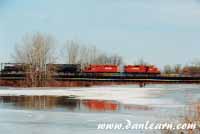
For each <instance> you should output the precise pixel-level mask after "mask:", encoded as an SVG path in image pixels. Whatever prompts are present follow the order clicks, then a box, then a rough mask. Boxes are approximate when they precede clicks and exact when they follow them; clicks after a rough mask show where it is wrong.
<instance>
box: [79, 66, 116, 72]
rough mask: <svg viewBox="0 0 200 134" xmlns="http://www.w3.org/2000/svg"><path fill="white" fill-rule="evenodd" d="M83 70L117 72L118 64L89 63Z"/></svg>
mask: <svg viewBox="0 0 200 134" xmlns="http://www.w3.org/2000/svg"><path fill="white" fill-rule="evenodd" d="M83 72H85V73H117V72H119V67H118V66H117V65H89V66H88V67H87V68H86V69H85V70H84V71H83Z"/></svg>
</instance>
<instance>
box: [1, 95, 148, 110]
mask: <svg viewBox="0 0 200 134" xmlns="http://www.w3.org/2000/svg"><path fill="white" fill-rule="evenodd" d="M0 104H3V105H4V104H5V105H9V106H11V108H14V109H31V110H55V111H57V110H61V111H83V112H84V111H89V112H105V111H112V112H119V111H121V110H128V111H132V110H149V109H150V108H149V107H147V106H140V105H125V104H120V103H118V102H116V101H104V100H78V99H73V98H70V97H65V96H62V97H57V96H1V97H0Z"/></svg>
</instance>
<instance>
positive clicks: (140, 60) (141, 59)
mask: <svg viewBox="0 0 200 134" xmlns="http://www.w3.org/2000/svg"><path fill="white" fill-rule="evenodd" d="M135 64H136V65H147V64H148V63H147V62H145V61H144V59H143V58H140V59H138V60H137V61H136V62H135Z"/></svg>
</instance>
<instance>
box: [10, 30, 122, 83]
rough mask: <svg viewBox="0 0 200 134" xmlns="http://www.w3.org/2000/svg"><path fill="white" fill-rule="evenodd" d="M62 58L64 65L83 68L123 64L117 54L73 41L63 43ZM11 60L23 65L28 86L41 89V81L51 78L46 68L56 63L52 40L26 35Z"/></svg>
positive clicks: (41, 36) (41, 35)
mask: <svg viewBox="0 0 200 134" xmlns="http://www.w3.org/2000/svg"><path fill="white" fill-rule="evenodd" d="M62 54H63V55H62V57H63V59H64V63H65V64H80V65H81V67H83V68H84V67H86V66H87V65H89V64H115V65H121V64H123V58H122V56H119V55H118V54H106V53H103V52H101V51H100V50H98V49H97V48H96V47H95V46H89V45H83V44H81V43H80V42H78V41H74V40H69V41H66V42H65V44H64V48H63V49H62ZM12 58H13V60H14V62H16V63H22V64H24V66H25V67H24V68H25V70H26V72H27V81H28V83H29V84H30V86H45V81H46V80H50V79H51V74H52V68H51V69H49V68H48V66H47V65H48V64H56V63H57V62H58V55H57V53H56V41H55V39H54V38H53V37H52V36H50V35H45V34H41V33H36V34H33V35H26V36H24V37H23V39H22V41H21V42H20V43H18V44H16V46H15V50H14V53H13V54H12Z"/></svg>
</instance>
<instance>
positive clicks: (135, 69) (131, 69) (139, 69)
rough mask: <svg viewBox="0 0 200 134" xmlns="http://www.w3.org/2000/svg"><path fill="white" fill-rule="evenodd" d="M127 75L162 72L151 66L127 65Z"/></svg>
mask: <svg viewBox="0 0 200 134" xmlns="http://www.w3.org/2000/svg"><path fill="white" fill-rule="evenodd" d="M124 72H125V73H143V74H160V70H159V69H158V68H157V67H155V66H153V65H151V66H147V65H126V66H124Z"/></svg>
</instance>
